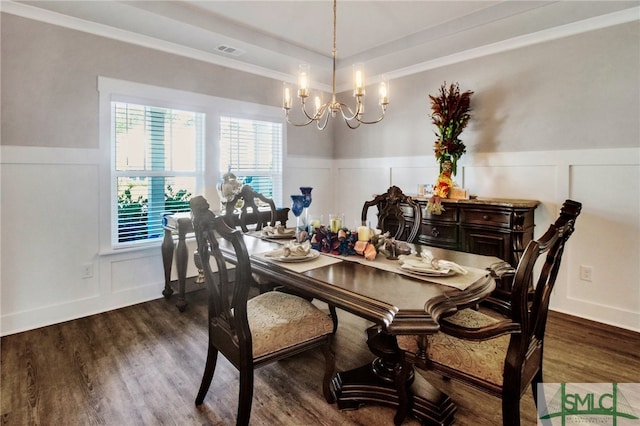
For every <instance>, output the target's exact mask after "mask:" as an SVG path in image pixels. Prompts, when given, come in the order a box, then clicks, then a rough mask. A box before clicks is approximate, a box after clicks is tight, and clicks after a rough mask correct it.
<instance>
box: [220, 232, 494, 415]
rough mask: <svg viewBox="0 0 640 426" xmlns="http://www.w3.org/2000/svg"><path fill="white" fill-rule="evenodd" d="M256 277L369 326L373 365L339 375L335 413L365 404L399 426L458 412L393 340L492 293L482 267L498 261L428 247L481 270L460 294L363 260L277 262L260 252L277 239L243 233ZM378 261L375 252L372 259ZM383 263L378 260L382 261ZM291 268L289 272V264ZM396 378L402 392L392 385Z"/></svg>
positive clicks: (428, 329) (430, 327)
mask: <svg viewBox="0 0 640 426" xmlns="http://www.w3.org/2000/svg"><path fill="white" fill-rule="evenodd" d="M244 240H245V242H246V245H247V249H248V251H249V254H250V256H251V267H252V271H253V272H254V273H257V274H260V275H263V276H265V277H266V278H268V279H269V280H271V281H274V282H278V283H281V284H283V285H284V286H286V287H287V288H289V289H291V290H295V291H297V292H300V293H302V294H305V295H308V296H311V297H313V298H315V299H318V300H321V301H324V302H326V303H328V304H330V305H333V306H335V307H337V308H339V309H342V310H345V311H348V312H350V313H352V314H354V315H357V316H359V317H362V318H364V319H366V320H368V321H371V322H372V323H373V324H374V325H373V326H372V327H371V328H369V329H368V330H367V335H368V340H367V344H368V346H369V349H370V350H371V352H372V354H373V356H372V358H374V359H373V361H372V362H371V363H368V364H366V365H364V366H362V367H359V368H356V369H353V370H349V371H341V372H338V373H337V374H336V376H335V378H334V381H333V385H334V390H335V396H336V400H337V403H338V407H339V408H340V409H357V408H358V407H360V406H362V405H364V404H381V405H386V406H390V407H393V408H396V414H395V417H394V422H395V423H396V424H401V423H402V422H403V421H404V419H405V418H406V417H407V416H409V415H410V416H413V417H416V418H417V419H419V420H420V421H421V422H422V423H424V424H434V425H449V424H451V423H452V422H453V415H454V412H455V410H456V407H455V404H454V403H453V402H452V401H451V399H450V398H449V397H448V396H447V395H445V394H443V393H442V392H440V391H439V390H437V389H436V388H434V387H433V386H432V385H431V384H429V383H428V382H427V381H426V380H425V379H424V378H423V377H422V376H421V375H420V374H414V370H413V365H407V364H406V360H404V357H402V356H401V353H400V349H399V348H398V346H397V341H396V336H397V335H403V334H404V335H406V334H409V335H425V336H426V335H429V334H433V333H436V332H437V331H438V329H439V325H438V320H439V318H441V317H442V316H443V315H448V314H451V313H454V312H455V311H456V310H457V309H460V308H463V307H468V306H472V305H475V304H477V303H478V302H479V301H481V300H482V299H484V298H486V297H487V296H489V295H490V294H491V292H492V291H493V290H494V288H495V281H494V279H493V278H492V275H491V274H490V272H489V270H488V268H489V267H490V266H491V265H492V264H494V263H497V262H500V259H498V258H496V257H492V256H481V255H475V254H470V253H463V252H457V251H451V250H444V249H438V248H432V247H426V246H418V245H416V246H415V249H416V250H418V251H420V250H427V249H428V250H430V251H431V252H432V254H433V255H434V256H435V257H437V258H440V259H446V260H450V261H453V262H456V263H458V264H459V265H464V266H466V267H472V268H474V269H478V270H486V271H487V273H486V274H484V275H481V277H480V278H478V279H477V280H476V281H475V282H473V283H472V284H470V285H469V286H468V287H467V288H465V289H464V290H459V289H457V288H453V287H449V286H447V285H442V284H436V283H433V282H429V281H428V280H425V279H424V277H420V278H421V279H416V278H412V277H410V276H408V275H406V274H402V273H396V272H395V271H392V270H389V267H388V264H389V262H388V261H385V262H386V263H387V269H386V270H385V269H381V268H378V267H376V261H370V262H365V261H363V260H364V259H363V258H361V257H359V256H355V255H352V256H332V255H325V254H321V255H320V256H319V258H320V259H318V260H314V261H313V262H315V265H312V262H306V263H309V265H310V266H309V268H311V269H306V268H305V267H304V266H303V264H302V263H295V264H294V263H281V262H277V261H274V260H273V259H270V258H268V257H265V256H264V254H265V253H267V252H269V251H271V250H273V249H275V248H277V247H278V246H279V243H280V244H281V243H282V242H281V241H269V240H267V239H265V238H258V237H254V236H250V235H245V238H244ZM221 244H222V246H221V248H222V251H223V254H224V256H225V259H226V260H227V261H229V262H231V263H233V262H234V261H235V252H234V250H233V248H232V247H230V246H228V245H227V246H225V245H224V244H223V243H222V242H221ZM380 257H383V258H384V256H383V255H382V254H378V258H380ZM381 263H382V262H381ZM292 265H295V266H292ZM398 377H401V378H402V380H403V383H404V384H403V386H399V385H398V384H397V382H398Z"/></svg>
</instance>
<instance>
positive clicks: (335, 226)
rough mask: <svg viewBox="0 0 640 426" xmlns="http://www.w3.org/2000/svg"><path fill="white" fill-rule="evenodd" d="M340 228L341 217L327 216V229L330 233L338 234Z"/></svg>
mask: <svg viewBox="0 0 640 426" xmlns="http://www.w3.org/2000/svg"><path fill="white" fill-rule="evenodd" d="M340 228H342V216H341V215H329V229H331V232H334V233H336V232H338V230H340Z"/></svg>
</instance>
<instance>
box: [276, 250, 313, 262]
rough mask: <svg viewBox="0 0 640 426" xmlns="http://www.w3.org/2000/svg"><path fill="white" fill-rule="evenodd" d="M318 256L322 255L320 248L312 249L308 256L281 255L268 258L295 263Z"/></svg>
mask: <svg viewBox="0 0 640 426" xmlns="http://www.w3.org/2000/svg"><path fill="white" fill-rule="evenodd" d="M318 256H320V253H319V252H318V250H314V249H311V251H310V252H309V254H308V255H306V256H279V257H269V258H268V259H271V260H275V261H276V262H287V263H294V262H306V261H309V260H313V259H315V258H317V257H318Z"/></svg>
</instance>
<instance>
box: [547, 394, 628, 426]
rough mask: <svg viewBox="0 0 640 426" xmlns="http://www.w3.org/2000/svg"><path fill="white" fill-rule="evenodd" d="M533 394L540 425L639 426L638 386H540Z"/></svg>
mask: <svg viewBox="0 0 640 426" xmlns="http://www.w3.org/2000/svg"><path fill="white" fill-rule="evenodd" d="M537 390H538V415H539V419H540V421H541V424H543V425H554V426H555V425H562V426H565V425H572V424H580V425H613V426H623V425H640V419H639V418H638V416H637V414H636V410H640V384H638V383H542V384H539V385H538V389H537Z"/></svg>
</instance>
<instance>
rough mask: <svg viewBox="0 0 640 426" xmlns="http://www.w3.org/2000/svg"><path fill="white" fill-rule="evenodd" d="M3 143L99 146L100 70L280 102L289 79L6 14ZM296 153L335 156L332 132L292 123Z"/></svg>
mask: <svg viewBox="0 0 640 426" xmlns="http://www.w3.org/2000/svg"><path fill="white" fill-rule="evenodd" d="M1 19H2V25H1V31H2V64H1V65H2V138H1V143H2V145H16V146H39V147H58V148H98V92H97V90H96V85H97V77H98V76H99V75H101V76H105V77H111V78H118V79H123V80H129V81H135V82H141V83H146V84H151V85H157V86H163V87H169V88H173V89H180V90H185V91H191V92H196V93H202V94H207V95H212V96H218V97H223V98H230V99H238V100H242V101H247V102H254V103H257V104H264V105H274V106H279V105H280V102H281V96H282V95H281V89H282V83H281V82H279V81H276V80H273V79H269V78H265V77H259V76H256V75H253V74H248V73H244V72H239V71H235V70H232V69H229V68H224V67H221V66H216V65H212V64H209V63H206V62H201V61H197V60H193V59H187V58H184V57H180V56H176V55H172V54H168V53H163V52H160V51H157V50H153V49H149V48H143V47H140V46H135V45H132V44H127V43H123V42H119V41H115V40H110V39H107V38H104V37H99V36H94V35H91V34H87V33H82V32H78V31H74V30H69V29H65V28H62V27H58V26H55V25H49V24H45V23H41V22H37V21H33V20H30V19H25V18H20V17H16V16H14V15H10V14H6V13H3V14H2V15H1ZM288 153H289V154H290V155H307V156H312V157H331V156H332V155H333V152H332V138H331V134H327V133H323V132H309V131H307V129H297V128H291V127H289V129H288Z"/></svg>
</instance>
